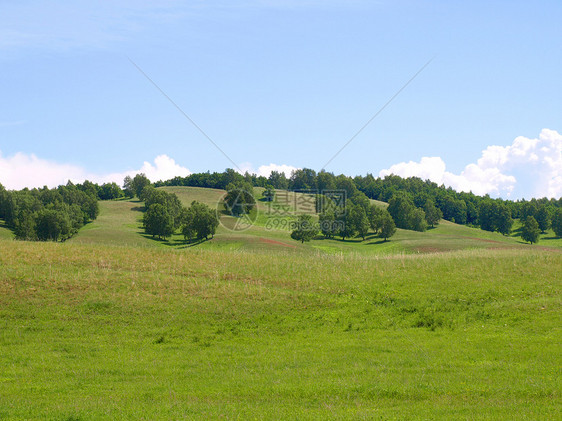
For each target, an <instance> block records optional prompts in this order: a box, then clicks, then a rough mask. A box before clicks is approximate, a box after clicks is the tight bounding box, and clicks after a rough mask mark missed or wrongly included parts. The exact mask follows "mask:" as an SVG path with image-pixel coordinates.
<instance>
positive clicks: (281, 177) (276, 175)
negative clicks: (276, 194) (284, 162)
mask: <svg viewBox="0 0 562 421" xmlns="http://www.w3.org/2000/svg"><path fill="white" fill-rule="evenodd" d="M268 182H269V184H271V185H272V186H273V187H274V188H276V189H280V190H287V189H288V188H289V180H288V179H287V177H286V176H285V173H284V172H279V171H271V174H270V175H269V178H268Z"/></svg>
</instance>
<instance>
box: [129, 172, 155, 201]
mask: <svg viewBox="0 0 562 421" xmlns="http://www.w3.org/2000/svg"><path fill="white" fill-rule="evenodd" d="M151 184H152V183H151V182H150V180H149V179H148V178H147V177H146V175H144V174H143V173H140V174H137V175H135V177H134V178H133V182H132V188H133V191H134V192H135V196H137V197H138V198H139V199H141V200H143V198H142V191H143V189H144V188H145V187H146V186H150V185H151Z"/></svg>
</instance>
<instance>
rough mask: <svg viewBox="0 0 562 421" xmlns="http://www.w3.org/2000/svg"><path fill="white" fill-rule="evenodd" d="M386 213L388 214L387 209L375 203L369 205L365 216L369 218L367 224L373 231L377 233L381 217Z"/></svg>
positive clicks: (381, 220)
mask: <svg viewBox="0 0 562 421" xmlns="http://www.w3.org/2000/svg"><path fill="white" fill-rule="evenodd" d="M386 214H388V211H387V210H386V209H383V208H382V207H380V206H377V205H375V204H372V205H370V206H369V210H368V212H367V218H368V219H369V225H370V227H371V229H372V230H373V232H375V233H378V232H379V231H380V229H381V227H382V222H383V218H384V217H385V215H386Z"/></svg>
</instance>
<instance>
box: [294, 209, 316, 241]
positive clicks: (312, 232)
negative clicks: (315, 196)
mask: <svg viewBox="0 0 562 421" xmlns="http://www.w3.org/2000/svg"><path fill="white" fill-rule="evenodd" d="M317 233H318V226H317V225H316V224H315V223H314V222H313V221H312V216H311V215H306V214H305V215H299V217H298V219H297V221H296V222H295V223H294V226H293V232H291V238H292V239H293V240H297V241H300V242H301V243H304V242H305V241H310V240H312V239H313V238H314V237H315V236H316V234H317Z"/></svg>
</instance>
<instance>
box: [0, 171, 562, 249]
mask: <svg viewBox="0 0 562 421" xmlns="http://www.w3.org/2000/svg"><path fill="white" fill-rule="evenodd" d="M160 186H195V187H207V188H217V189H225V190H227V191H231V190H233V188H234V187H237V188H239V189H240V188H241V189H242V190H244V191H249V192H251V189H252V187H264V189H265V191H264V198H265V200H268V201H271V200H273V198H274V195H275V190H276V189H281V190H292V191H301V192H308V193H312V194H316V195H317V197H318V198H320V197H323V196H325V193H327V192H328V193H329V192H331V191H338V192H345V206H346V209H347V212H345V213H341V212H340V214H338V209H337V208H334V207H333V206H332V207H330V206H327V207H324V208H322V207H318V204H317V213H318V214H319V224H318V226H317V228H318V230H319V231H320V232H322V233H323V234H324V235H325V236H328V237H333V236H340V237H341V238H343V239H345V238H350V237H352V236H355V235H359V236H362V237H364V236H365V235H366V233H367V231H368V230H369V229H370V230H372V231H373V232H375V233H377V234H382V231H383V230H384V229H388V231H385V232H388V233H390V232H392V229H390V228H388V226H389V225H390V224H389V223H387V224H386V225H384V224H382V225H381V223H380V222H376V221H377V218H378V220H387V222H388V217H387V216H386V214H385V215H384V217H383V216H381V215H379V214H378V213H377V212H379V211H375V210H374V208H371V207H370V203H369V199H375V200H379V201H382V202H387V203H388V211H387V212H388V214H389V216H390V218H391V219H392V221H393V223H394V225H395V227H398V228H404V229H411V230H417V231H425V230H426V229H427V228H428V227H433V226H435V225H436V224H437V223H438V222H439V220H440V219H441V218H443V219H445V220H448V221H452V222H455V223H458V224H464V225H469V226H473V227H480V228H481V229H483V230H487V231H497V232H499V233H502V234H504V235H508V234H509V233H510V232H511V230H512V228H513V220H514V219H516V218H518V219H520V220H521V221H522V222H523V223H524V225H525V227H524V229H522V236H523V237H525V238H533V239H534V236H533V235H531V234H529V233H532V232H534V231H535V229H534V226H535V225H534V224H535V223H536V225H537V227H538V230H539V234H540V233H541V232H542V233H544V232H545V231H546V230H548V229H549V228H552V229H553V231H554V232H555V234H556V235H557V236H559V237H560V236H562V198H560V199H558V200H556V199H546V198H542V199H531V200H530V201H526V200H518V201H510V200H503V199H492V198H490V197H489V196H488V195H486V196H477V195H474V194H473V193H465V192H456V191H454V190H453V189H452V188H446V187H445V186H443V185H441V186H438V185H437V184H436V183H434V182H431V181H429V180H425V181H423V180H422V179H420V178H417V177H410V178H401V177H399V176H396V175H389V176H386V177H384V178H375V177H373V176H372V175H371V174H367V176H364V177H363V176H357V177H349V176H345V175H343V174H341V175H338V176H336V175H334V174H333V173H329V172H326V171H321V172H319V173H316V171H314V170H312V169H308V168H304V169H299V170H296V171H293V172H292V173H291V175H290V177H288V178H287V177H286V175H285V174H284V173H282V172H277V171H272V172H271V174H270V176H269V177H263V176H257V175H255V174H249V173H245V174H244V175H242V174H240V173H238V172H236V171H235V170H233V169H226V170H225V171H224V172H222V173H219V172H213V173H210V172H205V173H195V174H191V175H189V176H187V177H175V178H172V179H171V180H167V181H159V182H157V183H154V184H152V183H151V182H150V180H149V179H148V178H147V177H146V176H145V175H144V174H137V175H136V176H135V177H129V176H128V177H125V179H124V182H123V186H122V187H121V186H119V185H118V184H117V183H104V184H102V185H98V184H95V183H92V182H90V181H85V182H84V183H81V184H76V185H74V184H72V183H70V182H69V183H68V184H67V185H66V186H59V187H57V188H56V189H48V188H46V187H44V188H42V189H32V190H29V189H23V190H21V191H8V190H6V189H5V188H4V187H2V186H1V185H0V218H1V219H4V220H5V222H6V224H7V225H8V227H10V228H11V229H13V230H14V232H15V234H16V237H17V238H20V239H30V240H34V239H39V240H45V239H50V240H55V241H59V240H65V239H67V238H70V237H71V236H72V235H73V234H74V233H75V232H77V230H78V229H79V228H80V227H81V226H83V225H84V224H85V223H87V222H89V221H92V220H94V219H95V218H96V217H97V213H98V212H99V210H98V205H97V200H114V199H120V198H132V197H135V196H136V197H139V198H141V200H144V198H145V195H144V193H143V191H144V189H145V188H146V187H151V188H152V189H153V190H154V188H155V187H160ZM147 191H150V190H147ZM155 191H157V190H155ZM156 197H159V195H156ZM227 199H228V196H227ZM317 203H329V200H325V198H324V199H317ZM152 204H160V205H161V206H162V207H163V208H164V209H158V207H156V208H154V209H153V210H152V211H151V212H150V213H149V214H148V215H149V217H150V218H154V214H155V212H157V211H158V212H159V214H160V217H159V218H161V219H162V218H164V215H165V214H166V213H167V214H168V216H170V215H171V216H172V219H173V223H172V225H171V227H172V228H173V229H174V230H177V229H180V228H181V229H182V232H184V228H185V233H186V238H192V237H191V236H195V237H196V238H197V236H199V235H202V234H198V232H200V233H202V232H204V231H205V230H203V229H199V230H197V229H195V228H194V227H193V224H194V223H192V224H191V225H192V226H191V228H187V227H188V225H189V224H187V223H185V221H186V218H189V215H188V214H187V213H186V212H187V210H186V211H184V213H183V214H182V218H183V219H182V221H183V222H181V223H180V219H178V215H177V214H176V213H177V209H176V208H177V206H176V205H177V204H174V201H173V200H171V201H170V200H168V202H166V201H164V200H162V199H161V198H158V199H156V201H155V202H154V203H150V198H149V203H148V204H147V205H146V210H147V212H148V210H149V208H150V205H152ZM254 204H255V202H254ZM199 205H200V204H199ZM199 205H197V206H199ZM197 206H196V207H195V208H194V211H193V212H195V209H197ZM164 210H165V211H166V212H164ZM230 211H232V212H233V213H236V212H240V210H239V209H238V208H237V206H231V209H230ZM201 212H203V211H202V210H201V209H199V210H198V211H197V212H195V215H196V216H197V217H196V218H195V219H197V218H199V216H200V215H201ZM215 216H216V215H215ZM145 217H146V215H145ZM147 218H148V217H147ZM385 218H386V219H385ZM208 219H209V218H208ZM533 221H534V222H533ZM303 223H304V222H303ZM147 224H148V227H149V230H151V231H152V230H153V228H151V227H152V226H154V225H153V222H151V221H149V220H147ZM151 224H152V225H151ZM305 225H306V224H305ZM163 226H164V227H165V229H164V231H161V232H160V234H154V235H157V236H160V237H161V238H165V237H164V236H165V235H167V234H166V233H168V232H170V229H171V228H170V225H169V224H167V223H166V224H164V225H163ZM208 235H212V234H207V237H208ZM167 236H169V235H167ZM385 238H388V237H385ZM536 240H538V236H537V238H536ZM526 241H531V240H526ZM531 242H536V241H535V240H533V241H531Z"/></svg>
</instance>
